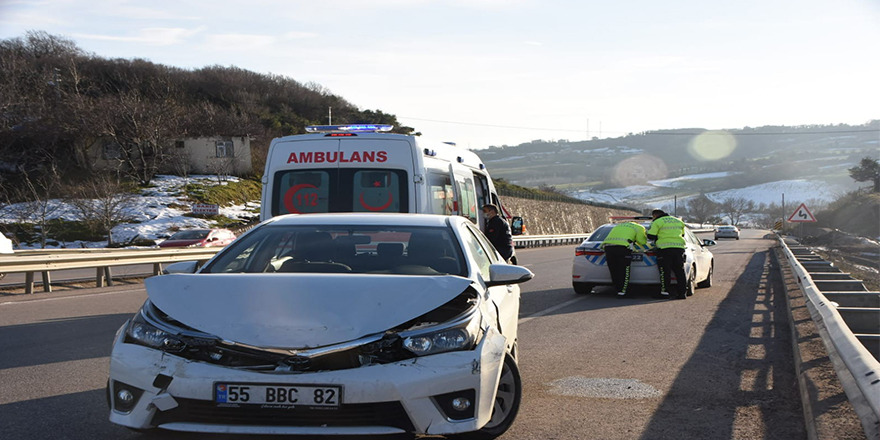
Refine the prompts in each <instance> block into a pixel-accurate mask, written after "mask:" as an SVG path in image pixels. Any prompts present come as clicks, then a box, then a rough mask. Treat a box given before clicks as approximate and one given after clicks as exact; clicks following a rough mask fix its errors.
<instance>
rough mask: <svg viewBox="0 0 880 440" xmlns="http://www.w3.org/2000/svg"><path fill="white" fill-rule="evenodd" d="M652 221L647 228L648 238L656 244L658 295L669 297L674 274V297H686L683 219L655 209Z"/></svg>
mask: <svg viewBox="0 0 880 440" xmlns="http://www.w3.org/2000/svg"><path fill="white" fill-rule="evenodd" d="M651 216H652V217H653V218H654V221H652V222H651V227H650V228H648V239H650V240H654V242H655V245H656V246H657V263H658V266H660V295H661V296H663V297H666V298H669V297H670V295H669V288H670V287H671V286H672V281H671V275H672V274H675V280H676V282H677V284H676V290H677V292H678V295H677V296H676V299H686V298H687V284H688V282H687V278H686V277H685V274H684V261H685V258H684V249H685V241H684V228H685V224H684V222H683V221H681V220H679V219H677V218H675V217H673V216H671V215H669V214H667V213H665V212H663V210H661V209H655V210H654V211H652V212H651Z"/></svg>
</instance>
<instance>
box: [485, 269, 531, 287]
mask: <svg viewBox="0 0 880 440" xmlns="http://www.w3.org/2000/svg"><path fill="white" fill-rule="evenodd" d="M534 276H535V274H533V273H532V271H530V270H528V269H526V268H525V267H522V266H514V265H511V264H493V265H491V266H489V281H487V282H486V286H488V287H492V286H503V285H505V284H519V283H524V282H526V281H528V280H530V279H532V278H533V277H534Z"/></svg>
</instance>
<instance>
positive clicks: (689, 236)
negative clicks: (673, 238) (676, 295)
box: [684, 229, 712, 283]
mask: <svg viewBox="0 0 880 440" xmlns="http://www.w3.org/2000/svg"><path fill="white" fill-rule="evenodd" d="M684 235H685V240H686V241H687V243H688V244H687V245H688V247H689V248H691V249H692V250H693V254H694V263H696V265H697V276H696V278H695V279H696V280H697V282H698V283H699V282H700V281H703V280H704V279H706V277H707V276H709V266H710V265H711V264H712V261H711V260H712V257H711V255H712V254H711V252H709V251H707V250H706V248H704V247H703V245H702V242H701V241H700V239H699V238H697V236H696V235H694V233H693V232H691V230H690V229H685V232H684Z"/></svg>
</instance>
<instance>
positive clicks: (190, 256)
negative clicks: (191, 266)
mask: <svg viewBox="0 0 880 440" xmlns="http://www.w3.org/2000/svg"><path fill="white" fill-rule="evenodd" d="M692 231H693V232H706V231H712V229H706V230H699V229H696V230H694V229H692ZM589 235H590V233H584V234H566V235H521V236H516V237H514V238H513V243H514V246H515V247H516V248H517V249H522V248H533V247H543V246H559V245H566V244H580V243H581V242H582V241H583V240H584V239H586V238H587V237H589ZM220 249H222V248H220V247H215V248H198V249H150V248H147V249H94V248H77V249H26V250H17V251H15V253H14V254H13V255H0V273H4V274H5V273H25V274H26V276H25V292H26V293H33V291H34V274H35V273H37V272H40V273H41V274H42V279H43V282H42V284H43V290H44V291H46V292H51V291H52V283H51V278H50V274H49V272H50V271H53V270H66V269H90V268H96V269H97V271H96V274H95V284H96V285H97V287H103V286H104V281H105V280H106V281H107V284H108V285H112V284H113V279H112V276H111V271H110V268H111V267H115V266H129V265H134V264H153V274H154V275H158V274H159V273H161V271H162V267H161V264H162V263H172V262H175V261H192V260H197V261H207V260H210V259H211V258H212V257H213V256H214V254H216V253H217V252H218V251H219V250H220Z"/></svg>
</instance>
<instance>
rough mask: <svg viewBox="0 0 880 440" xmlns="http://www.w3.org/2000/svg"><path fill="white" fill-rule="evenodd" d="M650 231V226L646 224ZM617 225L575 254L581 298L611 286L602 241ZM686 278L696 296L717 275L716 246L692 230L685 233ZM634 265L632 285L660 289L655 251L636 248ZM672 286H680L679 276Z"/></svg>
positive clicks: (595, 234) (601, 230)
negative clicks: (598, 288) (656, 286)
mask: <svg viewBox="0 0 880 440" xmlns="http://www.w3.org/2000/svg"><path fill="white" fill-rule="evenodd" d="M642 226H645V228H646V229H647V228H648V227H649V226H650V222H648V223H642ZM612 228H614V223H609V224H606V225H602V226H600V227H599V228H597V229H596V230H595V231H594V232H593V233H592V234H591V235H590V237H589V238H587V239H586V240H584V242H583V243H581V244H580V245H579V246H578V247H577V248H576V249H575V252H574V254H575V255H574V261H573V262H572V271H571V282H572V287H573V288H574V291H575V292H576V293H579V294H587V293H590V292H591V291H592V290H593V288H594V287H596V286H611V285H613V284H612V282H611V271H609V270H608V263H607V262H606V260H605V251H604V250H602V247H601V245H602V240H605V237H607V236H608V233H609V232H611V229H612ZM684 238H685V242H686V244H687V247H686V248H685V274H686V275H687V277H688V279H687V283H688V284H687V294H688V296H690V295H693V292H694V289H695V288H696V287H710V286H711V285H712V274H713V272H714V271H715V258H714V256H713V255H712V252H711V251H710V250H709V249H706V248H707V247H708V246H713V245H715V242H714V241H712V240H700V239H699V238H697V237H696V236H695V235H694V233H693V232H691V231H690V229H685V236H684ZM634 247H635V249H634V250H633V261H632V263H631V265H630V281H629V282H630V284H635V285H659V284H660V269H659V268H658V266H657V255H656V253H655V251H654V249H653V248H652V247H650V245H649V246H639V245H634ZM672 280H673V281H672V283H673V284H677V283H678V280H676V279H675V275H673V276H672Z"/></svg>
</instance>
